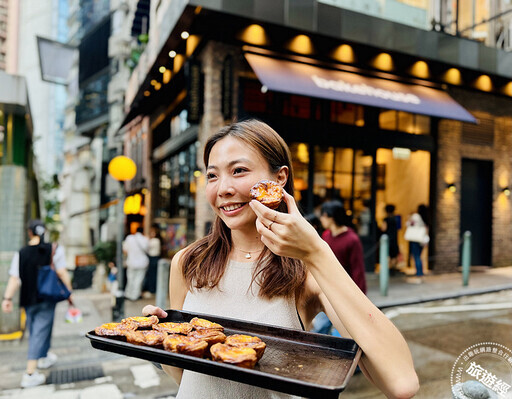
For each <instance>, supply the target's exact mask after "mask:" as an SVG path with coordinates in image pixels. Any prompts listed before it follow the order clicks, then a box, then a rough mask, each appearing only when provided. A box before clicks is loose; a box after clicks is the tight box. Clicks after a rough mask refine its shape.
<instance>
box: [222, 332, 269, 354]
mask: <svg viewBox="0 0 512 399" xmlns="http://www.w3.org/2000/svg"><path fill="white" fill-rule="evenodd" d="M224 343H225V344H226V345H229V346H234V347H236V348H252V349H254V350H255V351H256V357H257V358H258V360H260V359H261V357H262V356H263V352H265V348H266V347H267V344H265V342H263V341H262V340H261V339H260V338H258V337H253V336H251V335H243V334H235V335H230V336H229V337H227V338H226V341H225V342H224Z"/></svg>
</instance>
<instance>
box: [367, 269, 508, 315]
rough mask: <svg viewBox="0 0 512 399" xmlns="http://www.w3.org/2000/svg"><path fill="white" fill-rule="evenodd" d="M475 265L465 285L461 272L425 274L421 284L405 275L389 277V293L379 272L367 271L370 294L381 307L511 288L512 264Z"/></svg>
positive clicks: (373, 300)
mask: <svg viewBox="0 0 512 399" xmlns="http://www.w3.org/2000/svg"><path fill="white" fill-rule="evenodd" d="M475 269H476V271H471V273H470V277H469V284H468V285H467V286H466V287H464V286H463V285H462V273H446V274H430V275H426V276H424V277H423V283H422V284H411V283H408V280H410V277H409V276H405V275H400V276H394V277H390V279H389V287H388V294H387V296H382V295H381V292H380V286H379V275H378V274H367V277H366V278H367V283H368V293H367V295H368V297H369V298H370V299H371V300H372V302H373V303H374V304H375V305H377V306H378V307H379V308H381V309H382V308H389V307H393V306H404V305H411V304H415V303H422V302H429V301H434V300H440V299H448V298H457V297H461V296H465V295H477V294H483V293H487V292H495V291H502V290H508V289H512V266H508V267H500V268H475Z"/></svg>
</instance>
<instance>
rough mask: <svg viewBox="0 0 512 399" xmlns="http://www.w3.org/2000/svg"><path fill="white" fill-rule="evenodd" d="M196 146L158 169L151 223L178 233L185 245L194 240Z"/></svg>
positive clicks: (188, 148)
mask: <svg viewBox="0 0 512 399" xmlns="http://www.w3.org/2000/svg"><path fill="white" fill-rule="evenodd" d="M196 148H197V147H196V144H195V143H194V144H191V145H189V146H188V147H187V148H186V149H184V150H183V151H181V152H179V153H178V154H175V155H173V156H171V157H170V158H168V159H166V160H165V161H163V162H162V163H160V164H159V165H158V176H157V181H158V183H157V184H158V187H157V198H156V200H155V202H156V207H155V220H156V221H157V223H159V224H160V225H161V227H162V228H163V229H164V230H165V229H166V226H167V225H172V226H173V227H172V230H173V231H174V230H176V231H178V230H179V231H180V232H181V234H182V235H184V237H185V238H186V241H187V242H190V241H192V240H193V239H194V222H195V191H196V190H195V177H194V171H195V170H196V151H197V150H196Z"/></svg>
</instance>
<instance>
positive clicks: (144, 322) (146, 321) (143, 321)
mask: <svg viewBox="0 0 512 399" xmlns="http://www.w3.org/2000/svg"><path fill="white" fill-rule="evenodd" d="M121 322H122V323H135V324H136V325H137V328H151V326H152V325H153V324H157V323H158V317H156V316H154V315H153V316H148V317H145V316H135V317H127V318H126V319H123V320H121Z"/></svg>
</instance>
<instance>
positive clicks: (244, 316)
mask: <svg viewBox="0 0 512 399" xmlns="http://www.w3.org/2000/svg"><path fill="white" fill-rule="evenodd" d="M255 266H256V263H254V262H251V263H245V262H234V261H229V262H228V265H227V267H226V271H225V273H224V275H223V277H222V279H221V281H220V283H219V285H218V286H217V287H216V288H214V289H213V290H204V289H202V290H194V291H193V292H189V293H188V294H187V296H186V298H185V302H184V304H183V310H186V311H189V312H198V313H207V314H212V315H216V316H220V317H229V318H234V319H241V320H246V321H251V322H256V323H262V324H272V325H276V326H282V327H287V328H295V329H299V330H300V329H302V327H301V324H300V321H299V317H298V315H297V309H296V307H295V301H294V299H293V298H283V297H279V298H274V299H271V300H269V299H265V298H262V297H259V296H258V292H259V286H258V285H257V284H256V283H254V284H252V286H251V278H252V272H253V269H254V267H255ZM176 398H177V399H196V398H211V399H217V398H222V399H245V398H247V399H267V398H268V399H291V398H297V397H296V396H291V395H286V394H282V393H279V392H275V391H270V390H268V389H263V388H258V387H254V386H250V385H247V384H242V383H239V382H234V381H230V380H225V379H222V378H218V377H213V376H209V375H205V374H200V373H196V372H193V371H189V370H184V371H183V378H182V380H181V384H180V389H179V391H178V395H177V396H176Z"/></svg>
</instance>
